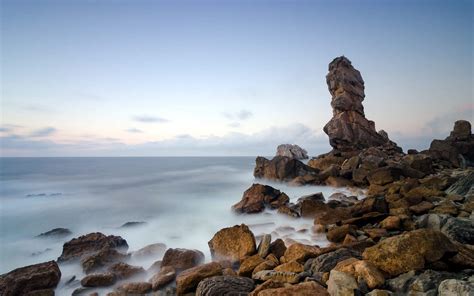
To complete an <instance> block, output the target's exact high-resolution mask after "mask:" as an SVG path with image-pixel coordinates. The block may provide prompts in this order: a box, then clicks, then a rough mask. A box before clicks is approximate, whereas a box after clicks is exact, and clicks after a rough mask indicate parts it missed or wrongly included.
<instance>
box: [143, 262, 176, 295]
mask: <svg viewBox="0 0 474 296" xmlns="http://www.w3.org/2000/svg"><path fill="white" fill-rule="evenodd" d="M175 277H176V271H175V269H174V268H173V267H172V266H164V267H163V268H162V269H161V270H160V271H159V272H158V273H157V274H155V275H154V276H153V277H152V278H151V279H150V280H149V282H151V284H152V289H153V291H156V290H158V289H160V288H162V287H164V286H166V285H167V284H169V283H170V282H171V281H173V280H174V279H175Z"/></svg>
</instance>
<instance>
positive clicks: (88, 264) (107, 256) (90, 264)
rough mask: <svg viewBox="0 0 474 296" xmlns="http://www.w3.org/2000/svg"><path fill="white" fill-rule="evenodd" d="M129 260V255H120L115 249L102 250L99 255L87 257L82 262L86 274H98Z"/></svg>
mask: <svg viewBox="0 0 474 296" xmlns="http://www.w3.org/2000/svg"><path fill="white" fill-rule="evenodd" d="M127 258H128V255H126V254H123V253H120V252H119V251H117V250H115V249H102V250H100V251H98V252H97V253H94V254H92V255H89V256H85V257H84V258H83V259H82V260H81V266H82V269H83V270H84V272H85V273H91V272H97V271H102V270H104V269H105V268H106V267H108V266H110V265H112V264H114V263H117V262H120V261H123V260H126V259H127Z"/></svg>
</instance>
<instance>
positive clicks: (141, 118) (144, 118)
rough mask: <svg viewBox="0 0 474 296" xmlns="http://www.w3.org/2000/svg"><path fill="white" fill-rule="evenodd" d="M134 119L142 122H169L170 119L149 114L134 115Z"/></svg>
mask: <svg viewBox="0 0 474 296" xmlns="http://www.w3.org/2000/svg"><path fill="white" fill-rule="evenodd" d="M133 120H134V121H137V122H142V123H165V122H169V120H168V119H166V118H162V117H156V116H149V115H138V116H134V117H133Z"/></svg>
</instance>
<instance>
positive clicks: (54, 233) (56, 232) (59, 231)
mask: <svg viewBox="0 0 474 296" xmlns="http://www.w3.org/2000/svg"><path fill="white" fill-rule="evenodd" d="M71 234H72V232H71V230H69V229H67V228H54V229H51V230H50V231H46V232H43V233H41V234H39V235H38V236H37V237H40V238H48V237H54V238H63V237H66V236H69V235H71Z"/></svg>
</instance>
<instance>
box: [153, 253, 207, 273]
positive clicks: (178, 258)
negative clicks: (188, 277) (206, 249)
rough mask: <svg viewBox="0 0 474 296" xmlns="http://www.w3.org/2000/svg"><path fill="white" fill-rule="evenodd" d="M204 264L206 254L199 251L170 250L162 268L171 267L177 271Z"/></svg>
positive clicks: (166, 254)
mask: <svg viewBox="0 0 474 296" xmlns="http://www.w3.org/2000/svg"><path fill="white" fill-rule="evenodd" d="M202 262H204V254H203V253H202V252H201V251H198V250H189V249H168V250H167V251H166V253H165V256H164V257H163V260H162V262H161V268H163V267H165V266H171V267H173V268H174V269H175V270H176V271H181V270H185V269H188V268H192V267H195V266H197V265H199V264H201V263H202Z"/></svg>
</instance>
